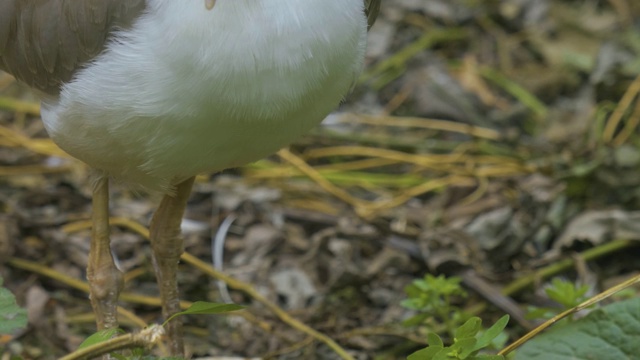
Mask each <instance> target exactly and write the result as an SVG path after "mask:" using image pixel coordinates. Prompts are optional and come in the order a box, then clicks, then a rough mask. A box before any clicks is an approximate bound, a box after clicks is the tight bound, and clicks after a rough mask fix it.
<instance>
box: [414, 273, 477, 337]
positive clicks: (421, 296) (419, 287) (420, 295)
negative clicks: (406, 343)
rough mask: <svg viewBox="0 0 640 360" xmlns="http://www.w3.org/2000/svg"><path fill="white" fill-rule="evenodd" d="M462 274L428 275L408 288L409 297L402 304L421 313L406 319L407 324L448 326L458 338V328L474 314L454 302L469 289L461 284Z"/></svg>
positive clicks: (445, 328) (446, 328) (445, 329)
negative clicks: (451, 275)
mask: <svg viewBox="0 0 640 360" xmlns="http://www.w3.org/2000/svg"><path fill="white" fill-rule="evenodd" d="M460 282H461V279H460V278H458V277H455V276H454V277H449V278H447V277H445V276H444V275H439V276H437V277H435V276H433V275H430V274H427V275H425V277H424V278H423V279H417V280H414V281H413V282H412V283H411V284H410V285H408V286H407V287H405V289H404V291H405V292H406V294H407V297H408V298H407V299H406V300H404V301H402V302H401V305H402V306H403V307H405V308H407V309H411V310H415V311H417V312H418V314H416V315H415V316H413V317H411V318H409V319H407V320H405V321H404V325H405V326H420V325H430V327H431V328H434V327H437V326H436V325H437V324H442V325H444V331H446V332H447V333H448V334H449V337H450V338H453V337H454V332H455V331H456V329H457V328H458V327H459V326H460V325H462V324H463V323H464V322H465V321H467V320H468V319H469V317H470V315H468V314H466V313H465V312H464V311H463V310H462V309H461V308H459V307H458V306H456V305H454V304H453V300H454V299H455V298H464V297H466V296H467V292H466V291H465V290H464V289H463V288H462V287H461V286H460Z"/></svg>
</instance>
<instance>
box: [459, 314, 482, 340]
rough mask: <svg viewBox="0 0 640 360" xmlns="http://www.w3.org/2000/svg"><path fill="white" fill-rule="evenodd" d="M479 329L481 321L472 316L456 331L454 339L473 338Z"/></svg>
mask: <svg viewBox="0 0 640 360" xmlns="http://www.w3.org/2000/svg"><path fill="white" fill-rule="evenodd" d="M481 328H482V320H481V319H480V318H479V317H477V316H474V317H472V318H471V319H469V320H467V321H466V322H465V323H464V324H462V326H460V327H459V328H457V329H456V331H455V337H456V339H462V338H471V337H474V336H476V334H477V333H478V331H480V329H481Z"/></svg>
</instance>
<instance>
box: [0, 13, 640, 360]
mask: <svg viewBox="0 0 640 360" xmlns="http://www.w3.org/2000/svg"><path fill="white" fill-rule="evenodd" d="M638 19H640V3H638V2H636V1H633V0H608V1H606V0H599V1H597V0H575V1H570V0H565V1H561V0H508V1H471V0H467V1H465V0H385V1H383V4H382V11H381V14H380V18H379V19H378V22H377V23H376V25H375V26H374V27H373V29H372V30H371V33H370V44H369V50H368V61H367V68H366V70H365V72H364V74H363V75H362V78H361V81H360V82H359V84H358V85H357V86H356V88H355V90H354V92H353V93H352V94H351V95H350V96H349V97H348V99H347V100H346V102H345V104H344V105H343V106H342V107H341V108H340V109H339V110H338V111H337V112H336V113H335V114H333V115H332V116H330V117H329V118H328V119H327V120H326V121H325V122H324V123H323V125H322V126H320V127H318V128H317V129H315V130H314V131H313V132H312V133H311V134H309V135H307V136H306V137H304V138H303V139H300V140H299V141H298V142H297V143H295V144H293V145H292V146H291V148H290V149H289V150H282V151H281V152H279V153H278V154H277V155H274V156H271V157H269V158H268V159H265V160H263V161H259V162H257V163H255V164H251V165H248V166H246V167H243V168H240V169H233V170H228V171H225V172H223V173H221V174H214V175H206V176H204V175H203V176H201V177H199V178H198V180H197V183H196V186H195V189H194V193H193V195H192V197H191V200H190V202H189V206H188V210H187V214H186V219H185V221H184V224H183V228H184V233H185V239H186V243H185V245H186V246H185V249H186V252H187V253H188V254H189V255H191V256H192V257H187V258H185V259H184V261H183V263H182V265H181V269H180V275H179V277H180V284H181V291H182V298H183V299H184V300H185V301H190V302H193V301H200V300H202V301H223V300H224V299H225V295H224V294H226V292H227V289H228V292H229V295H228V296H230V298H231V299H232V300H233V301H234V302H236V303H240V304H243V305H246V306H247V310H246V311H244V312H240V313H237V314H235V315H225V316H208V315H207V316H205V315H197V316H196V315H192V316H188V317H186V318H185V322H186V325H187V327H186V330H187V343H188V347H189V350H190V351H191V352H192V353H193V354H194V357H195V358H197V357H205V356H210V357H211V358H213V359H215V358H220V357H221V356H223V355H225V356H238V357H258V356H260V357H265V358H277V359H336V358H339V357H338V355H336V352H335V351H334V350H332V349H331V348H330V347H328V346H327V345H326V344H325V343H324V342H322V341H319V340H318V338H317V336H316V335H314V333H312V332H311V331H310V330H309V328H305V326H308V327H310V328H312V329H315V330H317V331H319V332H320V333H322V334H325V335H327V336H328V337H329V338H331V339H333V340H335V341H336V342H337V343H338V344H339V345H340V346H341V347H342V348H344V349H347V350H348V351H349V352H350V353H351V354H352V355H354V356H356V357H357V358H358V359H374V358H375V359H403V358H405V357H406V355H407V354H409V353H411V352H412V351H415V350H416V349H418V348H420V347H422V346H424V342H425V341H426V336H425V332H427V331H429V330H428V329H426V328H425V326H421V327H416V326H413V327H411V326H405V325H403V324H402V323H403V320H406V319H408V318H410V317H412V316H413V315H415V311H413V310H410V309H407V308H406V307H403V306H401V302H402V301H403V300H405V299H406V298H407V295H406V293H405V291H404V289H405V287H406V286H407V285H409V284H410V283H411V282H412V281H413V280H415V279H418V278H422V277H423V276H424V275H425V274H427V273H431V274H444V275H446V276H454V275H455V276H459V277H460V278H461V279H462V284H463V286H464V288H465V289H466V290H467V291H468V292H469V296H468V297H466V298H459V299H456V305H457V306H460V307H462V308H465V309H467V310H468V311H469V312H473V313H475V314H479V315H480V316H481V317H483V318H484V319H485V321H487V322H492V321H495V320H496V319H497V318H498V317H500V316H501V315H502V314H505V313H508V314H510V315H511V319H512V320H511V323H510V326H509V328H508V333H509V334H510V335H511V336H512V337H514V338H515V337H517V336H518V335H521V334H522V333H524V332H525V331H526V330H528V329H530V328H531V327H532V326H533V324H535V320H529V319H526V318H525V316H524V314H525V313H526V311H527V307H528V306H547V305H549V299H548V298H547V297H546V295H545V293H544V292H543V291H542V290H541V289H543V288H544V287H545V286H546V284H547V282H548V279H549V278H552V277H562V278H564V279H566V280H568V281H571V282H576V283H578V284H584V285H588V287H589V293H591V294H595V293H597V292H599V291H602V290H603V289H605V288H607V287H609V286H611V285H613V284H616V283H619V282H620V281H622V280H624V279H626V278H629V277H630V276H633V275H635V274H637V273H638V270H639V269H640V262H639V261H638V255H637V254H638V244H640V243H639V242H638V240H639V239H640V226H639V225H637V224H638V221H637V220H638V218H639V217H640V215H639V214H640V213H638V212H637V211H636V209H637V208H638V204H639V202H640V191H638V189H639V187H638V185H639V183H640V176H639V175H640V171H639V169H640V166H639V165H640V151H639V150H638V143H639V140H640V137H639V136H638V131H637V125H638V122H639V121H640V105H639V104H640V102H638V99H637V98H638V93H639V91H640V56H639V55H640V25H639V24H640V22H639V20H638ZM89 178H90V172H89V170H88V169H87V168H86V167H85V166H84V165H83V164H81V163H79V162H77V161H75V160H73V159H70V158H69V157H68V156H66V155H65V154H64V153H62V152H61V151H60V150H58V149H57V148H56V147H55V146H54V145H53V144H52V143H51V142H50V141H49V140H47V138H46V133H45V131H44V129H43V127H42V124H41V122H40V121H39V118H38V105H37V98H36V96H35V95H34V94H32V93H30V92H29V91H28V89H26V88H25V87H23V86H21V85H20V84H17V83H15V81H13V79H12V78H11V77H9V76H8V75H0V205H1V208H2V213H1V214H0V274H1V275H2V278H3V279H4V286H5V287H7V288H8V289H9V290H11V292H12V293H13V294H15V296H16V298H17V301H18V304H20V305H21V306H23V307H25V308H26V309H27V310H28V317H29V325H28V327H27V328H26V329H24V330H21V331H18V332H15V333H13V334H10V335H8V336H3V337H1V338H0V340H1V341H2V342H1V343H0V344H4V345H5V350H0V354H1V356H2V359H8V358H10V354H20V355H21V356H23V357H24V358H25V359H53V358H56V357H59V356H61V355H63V354H66V353H69V352H71V351H73V350H74V349H76V348H77V346H78V345H79V343H80V342H81V341H82V340H83V339H84V338H85V337H86V336H88V335H89V334H91V333H92V332H93V331H94V324H93V318H92V313H91V307H90V304H89V301H88V299H87V290H86V284H85V268H86V263H87V254H88V245H89V241H88V238H89V230H88V224H87V220H88V219H89V216H90V194H91V182H90V180H89ZM111 201H112V205H111V214H112V216H113V217H114V219H113V225H114V226H113V229H112V242H113V251H114V254H116V256H117V259H118V262H119V266H120V268H121V269H122V270H123V271H124V272H125V274H126V287H125V294H123V296H122V302H121V305H122V307H123V308H124V309H126V310H127V311H128V312H129V313H126V314H122V316H121V319H122V323H123V327H124V328H125V330H127V331H137V330H139V329H140V328H141V327H143V326H145V325H146V324H151V323H158V322H161V321H162V319H161V315H160V314H159V311H158V306H157V303H158V299H157V288H156V284H155V280H154V276H153V270H152V266H151V262H150V248H149V244H148V242H147V241H146V239H145V236H144V228H142V230H141V227H140V225H147V224H148V221H149V218H150V216H151V214H152V212H153V210H154V207H155V206H156V205H157V203H158V198H157V197H156V196H153V195H148V194H144V193H138V192H135V191H132V190H131V189H129V188H127V187H126V186H124V185H122V184H115V185H114V186H113V187H112V195H111ZM225 221H226V224H227V225H228V224H229V222H231V221H233V222H232V223H231V225H230V226H228V227H227V226H222V224H223V223H225ZM216 233H219V237H221V238H224V239H225V243H224V247H225V253H224V273H225V274H228V275H229V276H231V277H232V278H233V279H232V280H228V279H227V283H228V286H225V285H223V283H221V282H219V281H217V280H216V278H215V276H218V275H216V274H215V273H211V272H208V270H206V268H205V267H206V266H208V265H207V264H211V261H212V260H211V258H212V257H211V242H212V238H214V237H215V234H216ZM193 257H195V258H197V259H200V260H202V261H203V262H204V264H199V265H200V266H197V265H198V264H197V263H196V262H195V261H194V260H193ZM281 310H284V312H282V311H281ZM287 314H288V315H287ZM292 318H293V319H297V320H299V321H298V322H295V320H291V319H292ZM161 350H162V349H161V348H160V349H156V351H161Z"/></svg>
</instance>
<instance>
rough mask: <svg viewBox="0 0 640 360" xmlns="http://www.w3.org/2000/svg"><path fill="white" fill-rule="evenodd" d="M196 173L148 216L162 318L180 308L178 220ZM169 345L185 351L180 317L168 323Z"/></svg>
mask: <svg viewBox="0 0 640 360" xmlns="http://www.w3.org/2000/svg"><path fill="white" fill-rule="evenodd" d="M194 180H195V177H192V178H190V179H188V180H186V181H184V182H182V183H180V184H178V186H176V192H175V194H171V195H165V196H164V197H163V198H162V201H161V202H160V206H158V210H157V211H156V213H155V214H154V215H153V219H151V226H150V229H149V237H150V239H151V248H152V250H153V267H154V269H155V272H156V278H157V280H158V286H159V287H160V298H161V300H162V315H163V316H164V318H165V319H166V318H168V317H169V316H171V315H173V314H175V313H177V312H179V311H180V299H179V296H178V281H177V278H176V273H177V271H178V261H179V260H180V255H182V251H183V240H182V236H181V234H180V223H181V222H182V216H183V215H184V210H185V208H186V206H187V200H188V199H189V194H190V193H191V187H192V186H193V181H194ZM166 330H167V335H168V336H169V348H170V351H171V354H172V355H184V354H183V353H184V343H183V339H182V322H181V321H180V319H174V320H171V321H170V322H169V323H168V324H167V326H166Z"/></svg>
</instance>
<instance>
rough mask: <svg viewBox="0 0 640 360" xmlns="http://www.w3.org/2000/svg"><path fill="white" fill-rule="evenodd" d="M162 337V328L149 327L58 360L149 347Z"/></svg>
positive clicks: (80, 358)
mask: <svg viewBox="0 0 640 360" xmlns="http://www.w3.org/2000/svg"><path fill="white" fill-rule="evenodd" d="M162 335H164V328H163V327H162V326H160V325H155V324H154V325H151V326H149V327H148V328H146V329H144V330H142V331H140V332H139V333H136V334H124V335H121V336H118V337H115V338H113V339H109V340H106V341H103V342H100V343H97V344H95V345H91V346H87V347H86V348H82V349H79V350H77V351H74V352H72V353H71V354H69V355H67V356H63V357H61V358H60V359H58V360H84V359H93V358H95V357H98V356H100V355H105V354H109V353H111V352H114V351H117V350H122V349H130V348H135V347H150V346H152V345H154V344H155V343H157V342H158V341H159V340H160V338H161V337H162Z"/></svg>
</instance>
